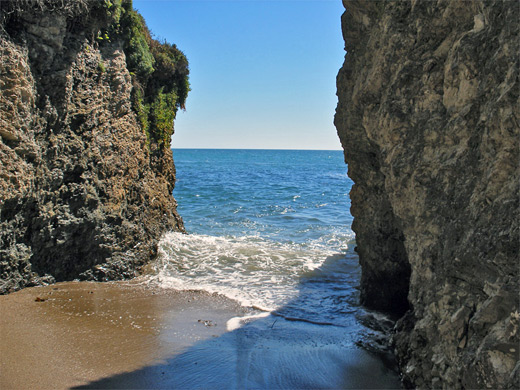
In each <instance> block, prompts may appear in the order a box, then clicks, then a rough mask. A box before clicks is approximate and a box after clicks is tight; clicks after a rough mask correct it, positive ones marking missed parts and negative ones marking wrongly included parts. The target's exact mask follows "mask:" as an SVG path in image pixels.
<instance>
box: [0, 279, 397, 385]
mask: <svg viewBox="0 0 520 390" xmlns="http://www.w3.org/2000/svg"><path fill="white" fill-rule="evenodd" d="M248 314H251V313H247V312H246V309H244V308H242V307H240V306H239V305H238V304H236V303H235V302H234V301H231V300H228V299H226V298H223V297H221V296H216V295H209V294H205V293H200V292H175V291H168V290H161V289H151V288H147V287H145V286H144V285H140V284H139V283H138V282H125V283H121V282H120V283H88V282H81V283H61V284H56V285H53V286H46V287H38V288H28V289H25V290H22V291H19V292H17V293H13V294H10V295H8V296H0V315H1V316H0V335H1V339H0V389H2V390H7V389H65V388H121V389H126V388H139V389H141V388H146V389H149V388H154V389H155V388H164V389H167V388H170V389H171V388H182V389H195V388H207V389H231V388H235V389H244V388H265V389H273V388H279V389H300V388H307V389H308V388H331V389H337V388H398V387H399V381H398V378H397V375H396V373H395V372H393V371H391V370H389V369H388V368H387V367H385V365H384V364H383V363H382V361H381V360H380V359H378V358H377V357H375V356H374V355H371V354H370V353H368V352H366V351H364V350H362V349H360V348H357V347H355V346H352V345H350V344H349V343H345V344H344V345H341V342H339V343H338V340H341V337H342V336H341V335H342V333H341V332H344V331H343V330H342V328H336V327H323V326H319V325H313V324H308V323H301V322H294V321H286V320H284V319H282V318H278V317H273V316H271V315H267V314H265V315H264V316H263V317H260V318H255V319H252V320H249V321H248V324H247V325H245V326H242V327H239V328H236V329H234V330H233V331H230V332H228V331H227V327H226V323H227V322H228V321H229V320H230V319H232V318H236V317H237V316H240V317H242V316H247V315H248ZM231 323H236V321H231V322H230V324H231Z"/></svg>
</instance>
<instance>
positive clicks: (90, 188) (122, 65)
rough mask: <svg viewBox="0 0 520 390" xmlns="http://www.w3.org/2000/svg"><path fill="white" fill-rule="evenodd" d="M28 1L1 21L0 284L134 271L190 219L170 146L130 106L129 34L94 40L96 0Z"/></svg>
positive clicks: (10, 286) (99, 24)
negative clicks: (180, 201) (181, 206)
mask: <svg viewBox="0 0 520 390" xmlns="http://www.w3.org/2000/svg"><path fill="white" fill-rule="evenodd" d="M23 3H24V2H20V4H22V5H23V7H25V8H26V10H25V11H23V12H19V13H18V14H17V16H16V18H11V19H10V20H9V22H8V23H7V22H6V20H7V18H4V20H3V22H5V23H3V24H2V25H0V136H1V140H0V293H5V292H8V291H12V290H15V289H19V288H22V287H24V286H27V285H34V284H38V283H41V282H42V281H53V280H58V281H59V280H70V279H73V278H82V279H96V280H107V279H120V278H124V277H131V276H134V275H135V274H136V272H137V271H138V269H139V267H140V266H141V265H143V264H144V263H145V262H147V261H148V260H150V259H151V258H152V257H153V256H154V255H155V253H156V250H157V249H156V244H157V241H158V239H159V237H160V236H161V234H162V233H163V232H165V231H167V230H180V231H182V230H183V224H182V220H181V219H180V217H179V216H178V214H177V212H176V202H175V200H174V199H173V197H172V196H171V193H172V190H173V186H174V181H175V169H174V165H173V160H172V153H171V150H170V149H169V148H168V147H167V146H164V145H159V144H156V143H154V142H153V140H152V142H150V141H147V137H146V134H145V132H144V131H143V129H142V128H141V125H140V124H139V121H138V119H137V117H136V114H135V112H134V110H133V109H132V104H131V93H132V89H133V88H134V86H133V84H132V79H131V76H130V73H129V71H128V69H127V64H126V57H125V54H124V51H123V48H122V43H121V42H118V41H113V42H111V43H109V44H105V45H103V46H102V47H101V48H100V46H99V45H98V44H97V43H96V40H95V38H94V37H95V36H96V34H97V32H98V31H99V29H100V28H103V27H106V26H103V18H101V17H100V15H99V14H96V9H95V7H94V6H98V5H99V4H100V3H99V2H96V1H77V2H71V3H63V2H62V3H60V2H51V1H48V2H47V3H45V2H33V3H31V2H25V3H26V4H23ZM96 3H98V4H96ZM5 4H6V3H4V5H5ZM31 4H32V5H37V6H35V7H31V6H30V5H31ZM60 4H61V5H60ZM63 4H68V5H69V6H68V9H65V7H63ZM53 5H54V6H53ZM1 16H4V17H5V15H1ZM0 19H2V18H0Z"/></svg>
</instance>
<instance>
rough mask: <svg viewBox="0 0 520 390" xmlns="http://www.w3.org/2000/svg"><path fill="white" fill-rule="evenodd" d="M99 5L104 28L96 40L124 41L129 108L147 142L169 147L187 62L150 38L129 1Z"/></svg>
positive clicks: (106, 0) (174, 50) (182, 101)
mask: <svg viewBox="0 0 520 390" xmlns="http://www.w3.org/2000/svg"><path fill="white" fill-rule="evenodd" d="M100 4H101V5H102V7H103V12H104V13H105V16H106V18H107V25H108V28H107V30H106V31H100V32H99V34H98V41H99V42H100V43H101V44H103V43H105V42H110V41H111V40H113V39H116V38H117V39H119V40H122V41H123V42H124V51H125V54H126V59H127V66H128V70H129V71H130V74H131V75H132V81H133V84H134V90H133V96H132V105H133V109H134V111H135V112H136V114H137V117H138V119H139V122H140V123H141V125H142V127H143V130H144V131H145V132H146V134H147V136H148V142H149V143H150V142H155V143H158V144H161V145H164V146H166V147H169V145H170V137H171V135H172V134H173V121H174V119H175V116H176V113H177V110H178V109H179V108H181V109H184V108H185V104H186V98H187V97H188V92H189V91H190V84H189V79H188V75H189V68H188V60H187V59H186V56H185V55H184V53H182V52H181V51H180V50H179V49H177V46H175V45H173V44H170V43H168V42H165V41H163V42H160V41H158V40H156V39H153V38H152V34H151V33H150V30H149V29H148V27H147V26H146V23H145V21H144V19H143V17H142V16H141V15H140V14H139V13H138V12H137V11H135V10H134V9H133V5H132V0H104V2H103V3H100Z"/></svg>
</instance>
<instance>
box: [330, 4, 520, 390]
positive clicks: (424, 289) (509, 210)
mask: <svg viewBox="0 0 520 390" xmlns="http://www.w3.org/2000/svg"><path fill="white" fill-rule="evenodd" d="M344 5H345V8H346V12H345V13H344V15H343V17H342V28H343V35H344V39H345V49H346V51H347V54H346V57H345V63H344V65H343V67H342V69H341V70H340V72H339V74H338V78H337V86H338V97H339V103H338V107H337V110H336V116H335V124H336V127H337V129H338V134H339V136H340V139H341V142H342V145H343V147H344V149H345V158H346V162H347V163H348V167H349V176H350V177H351V178H352V179H353V181H354V182H355V185H354V187H353V189H352V192H351V200H352V209H351V212H352V215H353V216H354V224H353V229H354V230H355V232H356V242H357V247H358V248H357V250H358V253H359V257H360V263H361V266H362V286H361V289H362V300H363V303H364V304H366V305H368V306H370V307H374V308H377V309H381V310H386V311H390V312H393V313H396V314H399V315H403V313H405V312H406V314H405V315H404V316H403V317H402V319H401V320H400V322H399V324H398V326H397V328H396V334H395V336H394V340H395V347H396V352H397V355H398V358H399V359H400V361H401V368H402V371H403V376H404V379H405V381H406V383H408V384H411V385H413V386H417V387H420V388H441V387H442V388H507V387H508V386H509V387H511V388H518V387H520V386H519V383H518V377H519V373H518V371H519V368H518V361H519V345H520V344H519V343H520V338H519V337H520V335H519V334H518V317H519V315H518V310H519V282H518V280H519V268H520V264H519V243H520V233H519V221H520V215H519V214H520V213H519V185H520V168H519V166H520V165H519V163H520V160H519V142H520V131H519V107H520V106H519V82H518V76H519V56H518V53H519V52H520V51H519V25H520V24H519V23H518V20H520V12H519V11H520V7H519V6H518V3H517V2H514V1H495V2H484V1H458V0H445V1H436V2H433V1H417V0H410V1H397V2H393V1H392V2H385V1H371V0H367V1H363V0H359V1H357V0H351V1H350V0H346V1H344Z"/></svg>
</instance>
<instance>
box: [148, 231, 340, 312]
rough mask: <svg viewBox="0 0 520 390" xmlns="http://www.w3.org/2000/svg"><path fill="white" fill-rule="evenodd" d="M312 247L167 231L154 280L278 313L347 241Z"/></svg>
mask: <svg viewBox="0 0 520 390" xmlns="http://www.w3.org/2000/svg"><path fill="white" fill-rule="evenodd" d="M342 238H343V239H341V238H340V237H336V236H331V237H328V238H327V239H322V240H317V241H315V242H312V243H310V244H301V245H300V244H295V243H278V242H274V241H270V240H267V239H264V238H261V237H258V236H245V237H214V236H207V235H199V234H189V235H188V234H183V233H176V232H172V233H167V234H166V235H164V237H163V238H162V240H161V242H160V244H159V257H158V260H157V262H156V264H155V268H156V271H157V272H156V275H154V276H153V277H152V281H153V282H155V283H157V284H158V285H159V286H161V287H164V288H171V289H176V290H202V291H207V292H209V293H217V294H220V295H224V296H226V297H228V298H230V299H233V300H235V301H237V302H240V303H241V304H242V305H243V306H246V307H256V308H261V309H262V310H264V311H266V312H270V311H273V310H276V309H277V308H279V307H280V306H282V305H284V304H285V303H287V302H288V301H290V300H291V299H292V298H294V297H296V296H297V295H298V286H299V280H300V277H301V276H302V275H303V274H304V273H306V272H308V271H312V270H314V269H316V268H318V267H320V265H321V264H322V263H323V262H324V261H325V259H326V258H327V256H330V255H333V254H337V253H338V250H331V249H330V248H331V245H330V244H331V242H332V243H334V244H338V245H337V247H338V249H339V247H343V246H345V245H346V239H347V238H346V237H342Z"/></svg>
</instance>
